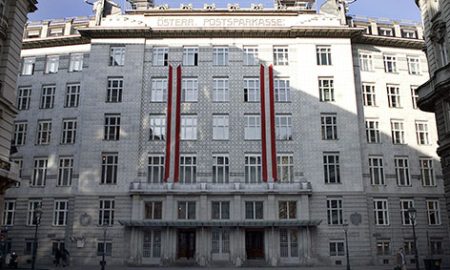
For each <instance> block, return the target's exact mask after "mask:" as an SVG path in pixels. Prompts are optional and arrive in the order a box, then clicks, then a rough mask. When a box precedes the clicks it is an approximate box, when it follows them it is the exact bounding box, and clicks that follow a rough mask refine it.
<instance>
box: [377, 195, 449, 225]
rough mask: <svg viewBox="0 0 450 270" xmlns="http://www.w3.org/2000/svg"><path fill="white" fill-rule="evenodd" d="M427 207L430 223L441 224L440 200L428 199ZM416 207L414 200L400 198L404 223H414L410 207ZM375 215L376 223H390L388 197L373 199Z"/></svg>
mask: <svg viewBox="0 0 450 270" xmlns="http://www.w3.org/2000/svg"><path fill="white" fill-rule="evenodd" d="M425 204H426V209H427V217H428V225H441V210H440V206H439V200H426V202H425ZM411 207H414V200H412V199H401V200H400V214H401V217H402V224H403V225H412V222H413V221H412V220H411V219H410V218H409V214H408V209H409V208H411ZM373 217H374V221H375V225H383V226H387V225H390V216H389V203H388V199H374V200H373Z"/></svg>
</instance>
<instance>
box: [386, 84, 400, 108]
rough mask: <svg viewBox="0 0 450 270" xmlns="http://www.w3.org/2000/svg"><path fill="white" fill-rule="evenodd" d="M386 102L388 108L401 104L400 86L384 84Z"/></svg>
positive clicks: (398, 106) (397, 106)
mask: <svg viewBox="0 0 450 270" xmlns="http://www.w3.org/2000/svg"><path fill="white" fill-rule="evenodd" d="M386 90H387V95H388V102H389V107H390V108H400V107H401V106H402V105H401V103H400V88H399V87H398V85H389V84H388V85H387V86H386Z"/></svg>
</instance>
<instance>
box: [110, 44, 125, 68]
mask: <svg viewBox="0 0 450 270" xmlns="http://www.w3.org/2000/svg"><path fill="white" fill-rule="evenodd" d="M124 64H125V47H111V48H110V51H109V65H110V66H123V65H124Z"/></svg>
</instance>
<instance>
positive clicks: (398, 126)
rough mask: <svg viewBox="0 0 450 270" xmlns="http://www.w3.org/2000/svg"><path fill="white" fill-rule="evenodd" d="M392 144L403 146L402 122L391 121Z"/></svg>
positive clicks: (403, 131) (403, 132)
mask: <svg viewBox="0 0 450 270" xmlns="http://www.w3.org/2000/svg"><path fill="white" fill-rule="evenodd" d="M391 131H392V143H393V144H405V130H404V129H403V121H401V120H391Z"/></svg>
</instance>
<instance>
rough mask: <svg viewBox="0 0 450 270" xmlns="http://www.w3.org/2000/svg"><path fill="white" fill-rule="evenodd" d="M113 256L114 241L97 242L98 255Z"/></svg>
mask: <svg viewBox="0 0 450 270" xmlns="http://www.w3.org/2000/svg"><path fill="white" fill-rule="evenodd" d="M103 254H105V256H111V255H112V242H111V241H102V242H98V243H97V256H103Z"/></svg>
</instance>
